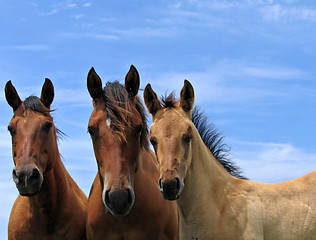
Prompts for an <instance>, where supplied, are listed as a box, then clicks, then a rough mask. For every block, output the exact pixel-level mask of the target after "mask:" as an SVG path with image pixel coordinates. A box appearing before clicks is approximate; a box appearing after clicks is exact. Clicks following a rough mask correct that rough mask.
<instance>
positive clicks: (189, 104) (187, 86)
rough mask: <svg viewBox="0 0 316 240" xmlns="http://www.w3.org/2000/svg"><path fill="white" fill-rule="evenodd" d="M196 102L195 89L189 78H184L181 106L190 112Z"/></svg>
mask: <svg viewBox="0 0 316 240" xmlns="http://www.w3.org/2000/svg"><path fill="white" fill-rule="evenodd" d="M193 104H194V90H193V87H192V85H191V83H190V82H189V81H188V80H184V85H183V88H182V89H181V92H180V107H181V108H182V109H183V110H184V111H185V112H189V111H191V110H192V108H193Z"/></svg>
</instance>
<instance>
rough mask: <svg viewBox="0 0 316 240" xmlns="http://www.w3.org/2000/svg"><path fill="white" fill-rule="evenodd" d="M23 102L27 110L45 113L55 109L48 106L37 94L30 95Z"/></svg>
mask: <svg viewBox="0 0 316 240" xmlns="http://www.w3.org/2000/svg"><path fill="white" fill-rule="evenodd" d="M23 104H24V109H25V110H32V111H35V112H38V113H41V114H44V115H45V114H47V113H50V112H52V111H53V110H50V109H48V108H46V107H45V106H44V104H43V103H42V102H41V100H40V99H39V98H38V97H36V96H29V97H28V98H26V99H25V100H24V102H23Z"/></svg>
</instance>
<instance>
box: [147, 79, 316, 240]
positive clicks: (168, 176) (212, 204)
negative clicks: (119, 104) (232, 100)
mask: <svg viewBox="0 0 316 240" xmlns="http://www.w3.org/2000/svg"><path fill="white" fill-rule="evenodd" d="M144 100H145V105H146V107H147V108H148V110H149V112H150V113H151V115H152V118H153V124H152V125H151V127H150V141H151V143H152V145H153V147H154V149H155V152H156V156H157V159H158V161H159V163H160V180H159V187H160V190H161V192H162V195H163V196H164V198H166V199H168V200H176V203H177V206H178V211H179V218H180V219H179V222H180V227H179V228H180V239H185V240H187V239H199V240H201V239H203V240H210V239H216V240H227V239H234V240H241V239H247V240H263V239H270V240H280V239H283V240H289V239H300V240H302V239H316V201H315V199H316V188H315V186H316V172H311V173H309V174H307V175H305V176H302V177H300V178H296V179H293V180H290V181H286V182H281V183H275V184H267V183H261V182H254V181H250V180H247V179H244V177H242V176H241V175H240V171H239V170H238V168H237V167H235V166H234V165H233V164H231V162H230V161H229V159H228V158H227V157H226V154H227V152H225V147H224V145H223V144H222V143H221V142H222V141H221V137H220V136H219V135H218V132H217V131H214V130H212V129H210V128H208V127H207V124H205V123H207V121H205V118H204V117H203V115H201V113H199V112H196V111H192V108H193V104H194V90H193V87H192V85H191V84H190V82H189V81H187V80H185V81H184V86H183V88H182V90H181V93H180V100H176V99H175V98H174V95H173V94H171V95H169V96H168V97H165V98H163V99H162V101H160V100H159V99H158V97H157V94H156V93H155V92H154V91H153V90H152V88H151V85H150V84H148V85H147V86H146V88H145V90H144Z"/></svg>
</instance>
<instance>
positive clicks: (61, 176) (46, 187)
mask: <svg viewBox="0 0 316 240" xmlns="http://www.w3.org/2000/svg"><path fill="white" fill-rule="evenodd" d="M52 155H53V156H51V159H49V160H48V161H50V162H54V165H53V167H52V168H51V169H49V170H48V171H45V172H44V174H43V175H44V180H43V184H42V187H41V190H40V192H39V193H38V194H36V195H34V196H33V197H30V198H29V201H30V207H31V211H35V212H36V211H39V212H40V213H43V212H44V213H46V214H48V215H49V216H50V217H51V215H52V214H54V213H58V209H59V208H60V207H61V206H62V205H65V203H66V201H65V200H66V199H67V197H68V189H69V187H70V186H69V181H68V179H69V176H70V175H69V174H68V172H67V171H66V169H65V167H64V164H63V163H62V161H61V159H60V156H59V151H58V147H57V143H56V152H55V154H52Z"/></svg>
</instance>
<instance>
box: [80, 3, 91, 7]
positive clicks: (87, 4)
mask: <svg viewBox="0 0 316 240" xmlns="http://www.w3.org/2000/svg"><path fill="white" fill-rule="evenodd" d="M82 6H83V7H91V6H92V3H91V2H87V3H84V4H82Z"/></svg>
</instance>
